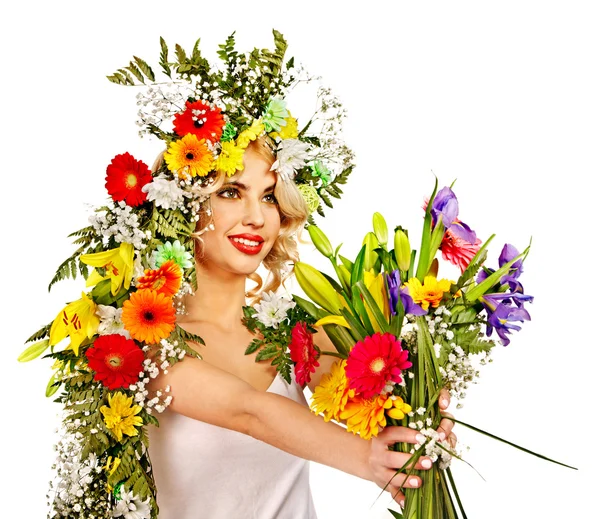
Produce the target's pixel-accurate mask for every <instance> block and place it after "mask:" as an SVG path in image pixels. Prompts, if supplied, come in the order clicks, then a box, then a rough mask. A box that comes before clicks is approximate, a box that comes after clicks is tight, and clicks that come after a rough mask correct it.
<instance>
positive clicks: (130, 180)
mask: <svg viewBox="0 0 600 519" xmlns="http://www.w3.org/2000/svg"><path fill="white" fill-rule="evenodd" d="M137 181H138V179H137V177H136V176H135V175H134V174H133V173H129V175H127V177H126V178H125V184H126V185H127V187H128V188H132V187H135V186H137Z"/></svg>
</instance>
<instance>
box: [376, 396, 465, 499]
mask: <svg viewBox="0 0 600 519" xmlns="http://www.w3.org/2000/svg"><path fill="white" fill-rule="evenodd" d="M438 403H439V406H440V409H441V410H442V411H444V410H445V409H447V408H448V406H449V405H450V395H449V394H448V392H447V391H446V390H442V392H441V394H440V397H439V399H438ZM443 414H444V415H445V416H451V415H449V414H448V413H443ZM453 427H454V422H453V421H452V420H449V419H447V418H443V419H442V421H441V422H440V426H439V427H438V430H437V432H438V433H439V435H440V440H444V439H447V440H448V441H449V442H450V444H451V445H453V444H454V443H455V442H456V436H455V435H454V433H453V432H452V428H453ZM419 436H420V434H419V433H418V432H417V431H415V430H414V429H409V428H408V427H393V426H391V427H386V428H385V429H384V430H383V431H381V432H380V433H379V435H378V436H377V437H376V438H373V439H372V440H371V452H370V456H369V465H370V467H371V471H372V474H373V481H374V482H375V483H376V484H377V485H378V486H379V487H381V488H385V489H386V490H387V491H388V492H390V493H391V495H392V497H393V498H394V500H395V501H396V502H397V503H399V504H400V506H404V494H403V493H402V491H401V490H400V489H401V488H418V487H420V486H421V484H422V480H421V478H420V477H419V476H416V475H410V476H407V474H405V473H401V472H400V473H398V474H396V471H397V470H398V469H399V468H401V467H402V466H403V465H404V464H405V463H406V462H407V460H408V459H409V458H410V456H411V455H410V454H407V453H403V452H396V451H391V450H389V446H390V445H393V444H394V443H398V442H403V443H415V444H416V443H419V441H418V440H419V439H420V438H419ZM421 439H422V438H421ZM432 466H433V463H432V461H431V459H430V458H428V457H427V456H421V457H420V458H419V459H418V460H417V463H416V464H415V466H414V468H415V469H417V470H429V469H430V468H431V467H432Z"/></svg>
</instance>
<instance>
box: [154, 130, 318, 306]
mask: <svg viewBox="0 0 600 519" xmlns="http://www.w3.org/2000/svg"><path fill="white" fill-rule="evenodd" d="M247 150H250V151H253V152H255V153H257V154H258V155H260V156H261V157H262V158H263V159H265V161H266V162H268V163H269V165H272V164H273V163H274V162H275V155H274V153H273V151H272V148H271V146H270V145H269V144H268V142H267V139H266V138H265V137H259V138H258V139H256V140H255V141H252V142H250V144H249V145H248V148H247ZM163 153H164V152H163ZM163 153H161V154H160V155H159V156H158V157H157V158H156V160H155V161H154V164H153V166H152V171H153V172H156V171H158V170H159V168H161V166H162V164H163ZM243 173H244V172H243V171H241V172H240V173H237V174H236V175H234V176H233V177H231V178H232V179H235V178H239V176H240V175H243ZM213 178H214V180H213V181H212V182H211V183H210V184H207V185H206V187H202V188H201V191H200V192H201V194H202V195H206V196H210V195H211V194H212V193H214V192H215V191H217V190H218V189H219V188H221V187H222V186H223V184H224V183H225V180H226V177H225V174H224V173H223V172H218V173H217V174H216V176H215V177H213ZM274 194H275V198H276V199H277V204H278V208H279V215H280V220H281V227H280V231H279V236H278V237H277V239H276V240H275V243H274V244H273V247H272V248H271V250H270V251H269V253H268V254H267V256H266V257H265V259H264V260H263V265H264V267H265V268H266V269H267V271H268V276H267V281H266V284H264V283H263V279H262V277H261V276H260V274H258V273H257V272H253V273H252V274H250V275H249V276H248V278H249V279H250V280H251V281H254V282H255V283H256V286H255V287H254V288H252V289H251V290H249V291H248V292H247V293H246V296H247V297H248V298H250V304H254V303H255V302H257V301H258V299H259V298H260V294H261V293H262V292H264V291H269V290H273V291H275V290H277V289H278V288H279V287H280V286H281V285H282V283H283V282H284V281H285V280H286V279H287V278H288V277H290V276H291V274H292V269H291V268H290V267H291V265H290V263H292V264H293V263H296V262H297V261H298V259H299V257H298V242H297V238H296V234H297V233H298V232H299V231H300V230H301V229H302V228H303V227H304V224H305V223H306V220H307V218H308V207H307V205H306V202H305V201H304V197H303V196H302V194H301V193H300V191H299V190H298V187H297V186H296V184H295V183H294V182H293V181H282V180H281V179H278V181H277V183H276V184H275V191H274ZM202 205H203V207H206V206H208V207H210V201H209V200H207V201H206V202H205V203H203V204H202ZM211 223H212V214H208V213H207V211H206V210H205V211H202V212H201V214H200V219H199V220H198V223H197V225H196V231H195V232H193V233H192V237H193V238H195V239H196V245H197V247H196V256H198V255H199V257H202V253H203V246H204V242H203V240H202V234H203V233H204V232H205V231H206V230H207V229H208V228H209V226H210V224H211Z"/></svg>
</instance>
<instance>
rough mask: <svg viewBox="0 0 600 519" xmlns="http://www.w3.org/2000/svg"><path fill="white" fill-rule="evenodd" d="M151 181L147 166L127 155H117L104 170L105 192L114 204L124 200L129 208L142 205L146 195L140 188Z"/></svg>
mask: <svg viewBox="0 0 600 519" xmlns="http://www.w3.org/2000/svg"><path fill="white" fill-rule="evenodd" d="M151 181H152V173H150V169H148V166H147V165H146V164H144V163H143V162H142V161H141V160H137V159H135V158H134V157H133V156H132V155H130V154H129V153H122V154H120V155H117V156H116V157H115V158H113V159H112V161H111V163H110V164H109V165H108V167H107V168H106V190H107V191H108V194H109V195H110V196H112V199H113V200H114V201H115V202H120V201H121V200H125V203H126V204H127V205H131V206H136V205H140V204H143V203H144V202H145V201H146V196H147V195H146V193H144V192H143V191H142V187H144V186H145V185H146V184H148V183H149V182H151Z"/></svg>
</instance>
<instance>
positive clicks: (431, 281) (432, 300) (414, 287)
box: [405, 276, 452, 310]
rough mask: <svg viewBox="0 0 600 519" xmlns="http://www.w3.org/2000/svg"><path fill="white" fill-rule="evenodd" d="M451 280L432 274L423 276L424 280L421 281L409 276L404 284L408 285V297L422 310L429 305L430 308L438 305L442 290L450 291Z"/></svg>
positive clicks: (442, 293) (442, 294)
mask: <svg viewBox="0 0 600 519" xmlns="http://www.w3.org/2000/svg"><path fill="white" fill-rule="evenodd" d="M450 285H452V282H451V281H448V280H447V279H440V280H439V281H438V280H437V279H435V277H434V276H425V280H424V282H423V284H422V285H421V282H420V281H419V280H418V279H417V278H410V279H409V280H408V282H407V283H406V284H405V286H408V291H409V293H410V297H412V299H413V301H414V302H415V303H416V304H418V305H421V306H422V307H423V310H427V309H428V308H429V305H431V306H432V308H437V307H438V306H439V305H440V302H441V300H442V297H443V296H444V292H448V291H450Z"/></svg>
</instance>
